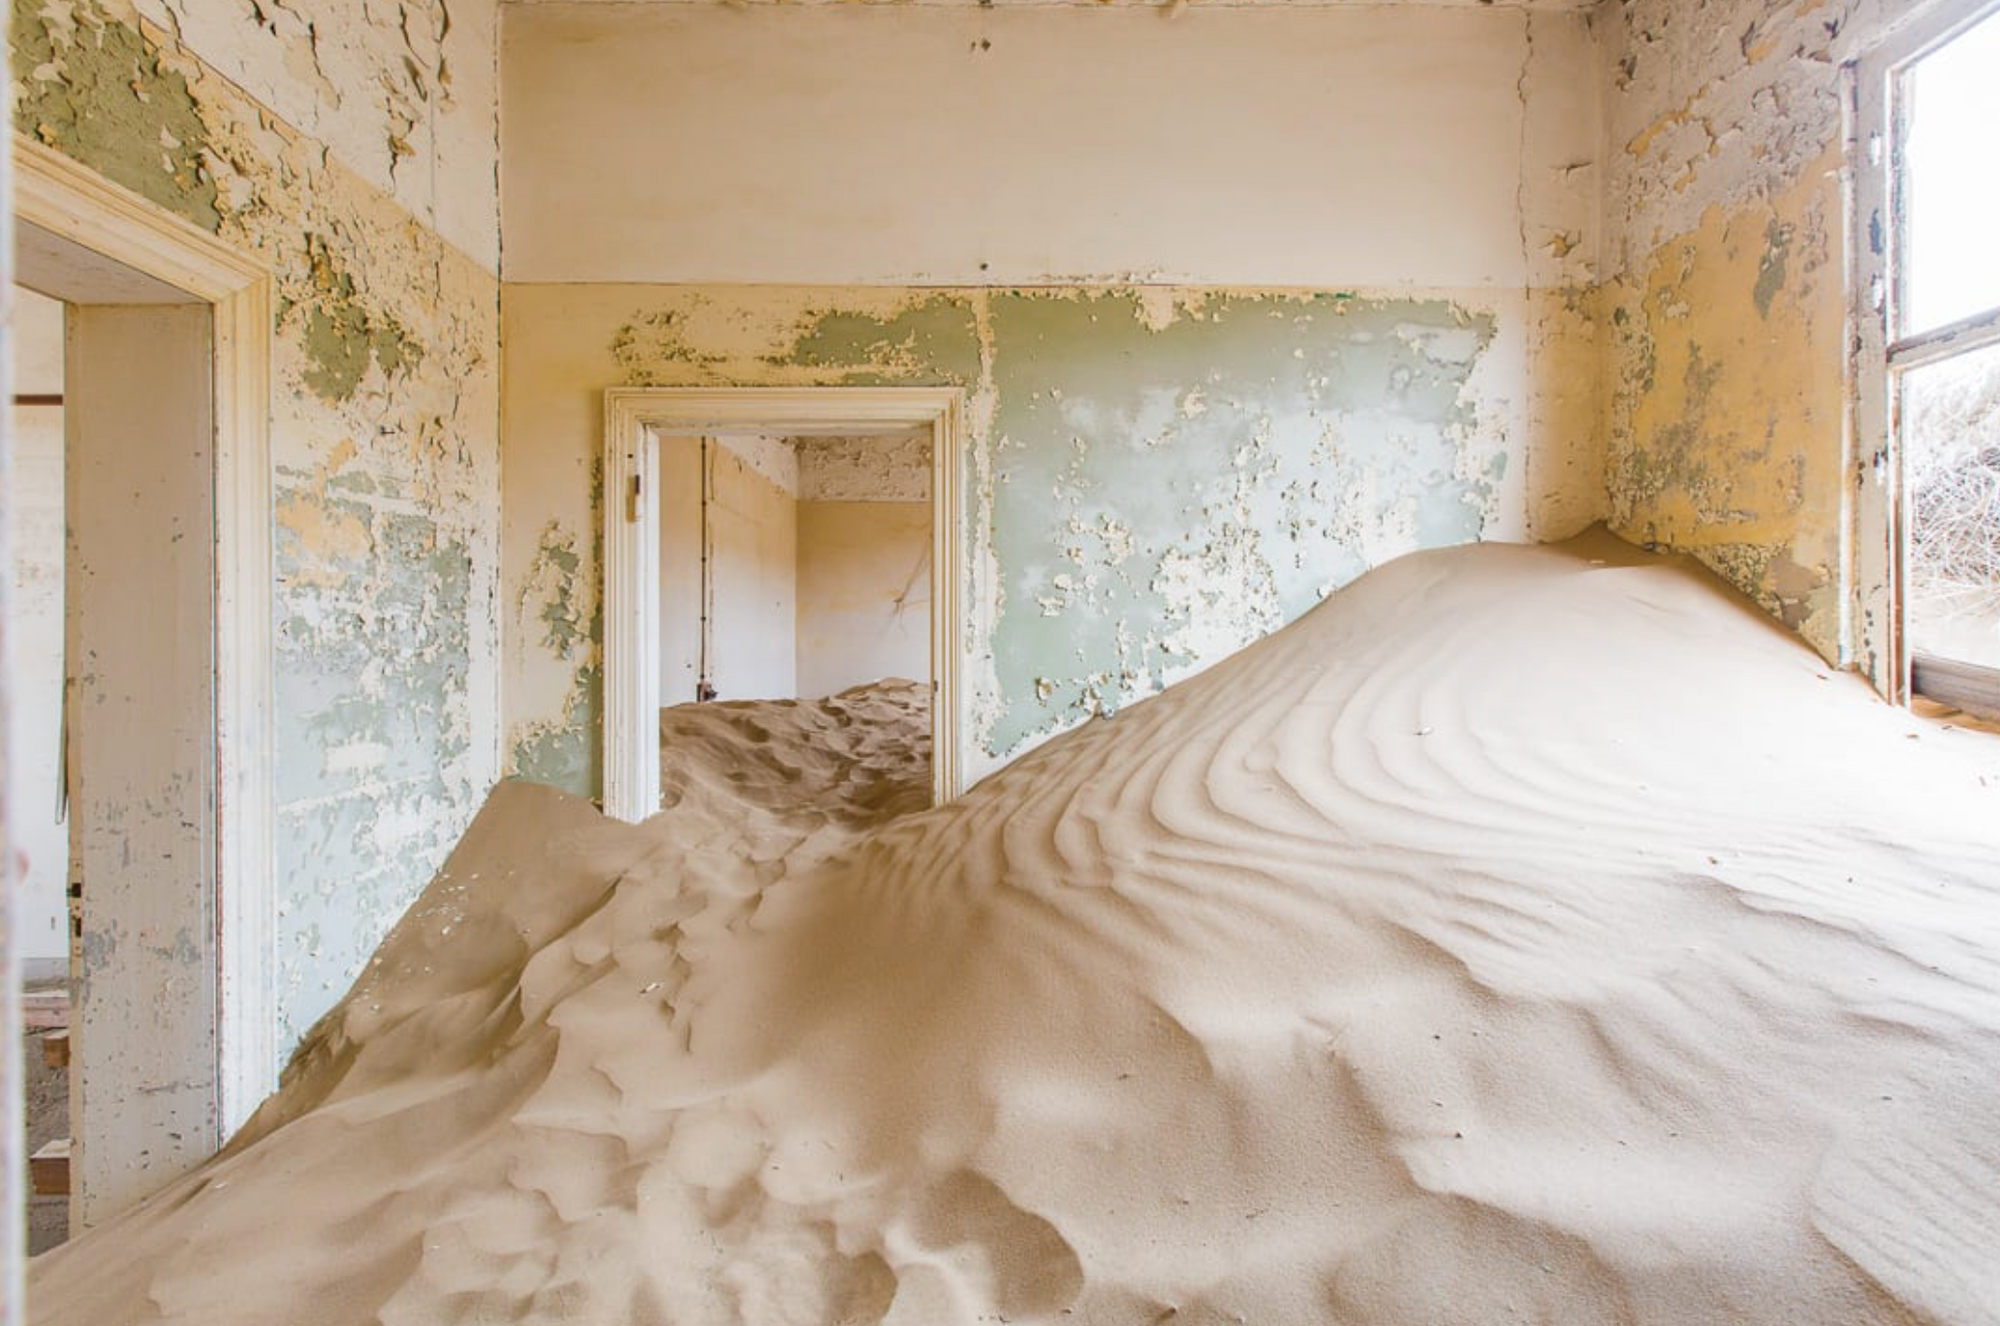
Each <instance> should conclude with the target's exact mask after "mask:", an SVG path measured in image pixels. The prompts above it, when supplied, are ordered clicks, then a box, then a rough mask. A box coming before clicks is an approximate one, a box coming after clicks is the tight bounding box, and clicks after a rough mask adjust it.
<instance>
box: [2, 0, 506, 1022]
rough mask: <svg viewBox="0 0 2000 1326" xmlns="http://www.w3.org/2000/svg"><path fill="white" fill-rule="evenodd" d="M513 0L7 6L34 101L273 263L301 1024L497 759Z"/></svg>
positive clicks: (52, 141) (281, 822)
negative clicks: (502, 8) (498, 3)
mask: <svg viewBox="0 0 2000 1326" xmlns="http://www.w3.org/2000/svg"><path fill="white" fill-rule="evenodd" d="M496 27H497V13H496V12H495V9H494V6H493V5H492V4H491V3H478V4H472V3H464V4H454V5H452V6H451V7H450V8H449V9H447V8H446V6H445V5H444V4H442V3H440V2H439V0H429V2H428V3H426V2H423V0H399V2H398V3H393V4H387V5H372V4H371V5H364V4H359V3H346V0H309V2H308V0H299V2H298V3H278V0H245V3H242V4H240V5H237V4H209V3H203V4H200V5H195V4H189V3H182V0H142V3H141V4H140V5H139V6H138V7H137V8H133V7H131V6H129V5H126V4H123V3H117V2H116V0H112V2H109V3H107V2H106V0H17V3H16V5H15V7H14V12H13V25H12V32H13V48H12V54H13V76H14V123H15V126H16V128H17V129H18V130H19V131H20V132H22V133H24V134H26V135H28V136H30V137H32V138H35V139H37V140H39V141H41V142H43V143H45V144H47V145H48V146H50V147H52V148H54V149H56V150H57V151H60V152H62V153H64V154H65V155H67V156H69V157H72V158H74V159H75V160H77V161H78V162H80V163H82V164H83V165H85V166H88V167H90V168H91V169H93V170H95V171H97V172H98V173H100V174H102V175H104V176H105V177H106V178H108V179H110V180H112V181H113V182H115V183H117V184H119V185H122V186H123V187H125V188H127V189H129V190H131V191H133V192H134V193H137V194H139V195H140V196H142V197H144V198H146V199H148V200H150V201H151V202H153V203H155V204H157V205H159V206H161V207H163V208H165V209H166V210H168V211H170V212H173V213H174V214H176V215H178V216H180V217H181V218H183V219H185V220H186V221H188V222H190V223H192V224H193V225H196V226H198V227H200V228H201V229H203V230H206V231H209V232H211V233H213V234H215V235H217V236H218V237H219V238H221V239H222V240H223V241H224V242H226V243H228V244H230V245H232V246H234V247H236V248H238V249H240V250H241V251H243V252H245V253H247V254H250V255H254V256H255V257H256V258H257V260H259V261H260V262H262V263H263V264H265V265H267V266H268V267H269V269H270V270H271V271H272V273H273V275H274V281H275V288H276V292H277V297H278V299H277V316H276V326H275V329H274V330H275V333H276V334H275V339H274V362H273V369H274V382H273V401H272V411H273V415H272V451H273V463H274V468H275V472H274V474H273V475H272V480H273V485H274V493H273V498H274V503H275V516H276V526H275V530H274V552H275V569H276V581H277V583H276V585H275V589H274V595H275V604H274V608H275V613H274V615H275V623H276V653H277V658H276V668H277V678H276V696H275V700H276V713H275V730H276V746H277V768H276V771H275V778H276V787H277V798H276V800H277V815H278V820H277V825H276V829H277V834H276V839H277V841H276V855H277V859H276V862H275V866H276V890H277V901H278V912H279V920H278V943H279V951H278V953H277V954H276V957H275V961H276V966H277V980H278V988H279V1015H280V1020H281V1027H280V1039H281V1042H282V1043H284V1044H287V1045H288V1044H290V1043H291V1042H292V1041H293V1040H295V1039H296V1037H297V1036H298V1035H299V1034H300V1033H301V1032H302V1031H303V1030H304V1028H305V1027H306V1025H307V1024H309V1023H310V1022H311V1021H312V1020H313V1019H314V1018H315V1017H317V1015H318V1014H319V1013H320V1012H321V1011H322V1010H323V1009H324V1008H325V1007H327V1006H328V1005H329V1004H331V1003H332V1001H333V1000H334V999H335V998H336V997H337V996H338V995H339V994H340V993H341V992H342V991H343V990H344V989H345V988H346V986H347V985H348V983H349V982H350V981H351V979H352V977H353V976H354V975H355V974H356V972H357V971H358V970H359V966H360V964H361V962H362V961H363V959H364V957H365V955H366V954H367V953H368V952H369V951H370V950H371V949H372V948H373V946H374V944H375V942H376V940H377V939H378V938H379V937H380V935H381V933H382V932H383V931H384V930H385V929H386V928H387V926H388V924H389V923H390V921H392V920H393V919H394V918H395V916H396V915H397V914H398V913H399V912H400V911H401V909H402V908H403V906H404V905H405V904H406V903H407V902H408V900H409V899H410V898H411V897H413V896H414V895H415V893H416V891H417V890H418V889H419V888H420V887H421V885H422V884H423V882H424V881H425V880H426V879H427V878H428V877H429V875H430V873H431V871H432V870H433V869H434V867H435V866H436V864H437V863H438V861H440V860H441V859H442V858H443V855H444V853H445V851H446V849H447V848H448V847H449V845H450V844H451V843H452V842H453V841H454V840H455V839H456V838H457V836H458V834H459V832H460V831H461V829H462V828H463V826H464V824H465V823H466V822H467V821H468V820H469V818H470V816H471V814H472V811H473V810H474V808H475V807H476V805H477V803H478V801H479V799H480V798H481V797H483V795H484V794H485V792H486V789H487V787H488V785H489V783H490V782H491V780H492V778H493V776H494V775H495V773H496V771H497V770H496V755H497V750H498V737H497V708H498V674H497V670H496V668H495V665H494V660H495V658H496V657H497V655H498V608H497V593H498V572H499V558H498V520H497V511H498V502H499V487H498V485H499V453H498V426H499V424H498V403H499V398H498V369H499V364H498V359H499V320H498V312H499V310H498V279H497V273H496V271H495V256H496V254H497V250H498V226H497V214H496V212H495V207H494V203H493V190H492V179H493V173H494V162H495V157H496V152H497V146H496V142H495V126H496V107H495V102H494V97H495V86H496V79H495V47H494V34H495V30H496ZM103 960H105V961H112V960H115V955H108V956H105V957H104V958H103Z"/></svg>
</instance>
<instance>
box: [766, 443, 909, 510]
mask: <svg viewBox="0 0 2000 1326" xmlns="http://www.w3.org/2000/svg"><path fill="white" fill-rule="evenodd" d="M792 445H793V447H794V448H795V449H796V451H797V453H798V458H799V500H800V501H802V502H928V501H930V500H931V435H930V433H929V431H928V430H926V431H924V432H921V433H906V434H903V435H900V436H899V435H897V434H894V433H887V434H883V435H881V436H879V437H801V438H794V439H793V440H792Z"/></svg>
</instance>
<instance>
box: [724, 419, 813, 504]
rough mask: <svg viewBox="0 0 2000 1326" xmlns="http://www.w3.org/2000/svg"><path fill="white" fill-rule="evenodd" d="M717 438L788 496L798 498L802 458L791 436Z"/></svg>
mask: <svg viewBox="0 0 2000 1326" xmlns="http://www.w3.org/2000/svg"><path fill="white" fill-rule="evenodd" d="M716 441H718V442H720V443H721V444H722V445H723V447H724V448H726V449H727V450H728V451H729V452H730V453H731V454H732V455H734V456H735V457H736V458H737V459H739V460H741V461H742V462H743V463H744V464H745V465H747V466H749V467H750V468H751V469H752V470H753V471H755V472H756V473H758V474H760V475H762V476H763V477H764V478H765V479H766V480H768V481H769V482H770V484H771V486H772V487H774V488H776V489H777V490H778V491H780V492H782V493H783V494H784V495H785V496H787V497H791V498H797V497H798V495H799V457H798V452H797V451H796V450H794V447H793V443H792V442H791V440H790V439H789V438H783V437H774V436H772V435H770V434H768V433H727V434H724V435H722V436H720V437H718V438H716Z"/></svg>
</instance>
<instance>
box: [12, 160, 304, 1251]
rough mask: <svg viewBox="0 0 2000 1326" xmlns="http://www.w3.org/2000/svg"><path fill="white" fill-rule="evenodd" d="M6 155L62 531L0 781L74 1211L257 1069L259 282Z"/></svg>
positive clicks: (262, 1024)
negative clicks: (60, 1082)
mask: <svg viewBox="0 0 2000 1326" xmlns="http://www.w3.org/2000/svg"><path fill="white" fill-rule="evenodd" d="M15 152H16V156H15V186H16V188H15V229H16V265H15V279H16V281H17V282H18V283H19V285H20V286H21V287H23V288H25V289H27V290H30V291H33V292H35V296H36V297H37V302H36V303H35V304H34V307H38V308H40V309H42V310H43V311H45V312H49V311H52V312H51V316H50V317H49V318H45V319H44V320H43V321H45V322H48V321H53V323H54V325H55V326H56V327H58V328H59V336H60V339H59V348H58V349H57V350H56V351H54V352H53V359H54V361H55V362H56V363H57V364H59V365H60V378H59V381H58V382H57V383H56V384H55V385H54V386H53V387H52V388H51V386H50V384H42V389H41V390H38V391H31V392H24V394H25V395H27V396H29V397H30V398H33V399H31V400H30V401H28V402H26V403H22V404H18V405H17V407H16V408H17V415H18V411H19V410H21V409H33V410H39V411H41V412H43V413H44V414H45V415H46V414H48V413H49V412H51V411H53V412H54V422H53V424H51V422H50V420H49V419H48V418H44V419H42V420H41V421H40V423H41V424H42V425H43V426H42V427H41V428H40V432H41V433H42V434H46V435H48V440H49V441H50V448H48V449H52V463H53V468H52V469H51V467H50V466H49V465H43V466H41V467H40V468H41V470H43V471H47V472H46V473H42V474H41V476H40V477H41V478H42V479H43V480H48V479H49V478H50V475H51V474H53V475H56V476H59V478H60V482H59V483H58V484H54V485H53V486H52V485H50V484H48V483H44V485H43V486H44V487H50V488H52V490H51V491H50V492H47V493H43V494H42V495H41V496H42V497H43V498H46V499H47V500H46V501H44V502H43V503H42V505H44V506H53V507H54V508H55V511H56V513H57V514H56V521H57V524H58V527H66V528H67V537H66V538H65V539H64V540H63V542H62V544H61V546H60V547H59V549H57V550H56V552H55V557H56V559H57V560H58V561H59V563H60V569H59V570H57V571H56V572H55V573H54V579H53V581H51V582H50V583H51V584H52V585H53V586H54V597H55V599H56V600H57V601H58V602H59V609H58V610H57V612H56V613H55V617H56V618H57V619H58V620H59V621H60V622H61V630H60V632H59V633H53V634H52V633H51V632H50V631H48V630H46V629H43V630H40V631H39V634H38V643H37V644H36V645H35V646H34V647H35V650H36V654H37V657H36V658H35V660H34V663H33V666H35V667H37V669H38V670H39V671H42V672H46V673H49V674H50V675H52V676H53V677H54V678H56V679H57V685H56V687H55V688H54V691H53V692H52V694H51V695H49V696H44V697H42V699H41V700H39V701H37V705H38V708H37V710H36V711H35V713H34V714H33V715H31V716H30V718H29V721H27V722H24V724H23V727H24V729H25V731H24V734H23V735H24V737H25V736H29V735H30V734H39V735H40V736H41V737H50V736H51V735H53V740H54V742H55V749H53V750H48V749H40V747H42V746H45V745H46V742H42V741H37V749H34V750H24V751H23V757H24V763H26V764H29V765H35V766H38V767H39V768H40V774H39V775H38V776H33V777H31V778H23V779H22V780H21V781H17V782H15V783H14V785H13V786H12V787H11V788H10V789H9V795H10V796H11V797H12V798H13V806H14V808H15V814H16V815H17V816H18V817H19V818H22V819H30V818H32V819H35V820H37V821H39V820H41V819H48V820H49V821H50V823H49V824H48V825H46V826H40V825H38V827H46V828H47V829H48V830H49V832H47V833H42V834H38V837H37V849H38V852H39V856H40V858H41V859H40V860H39V861H38V862H31V863H30V869H29V872H28V876H29V887H30V888H31V889H35V890H38V892H37V893H36V894H35V900H34V901H32V902H31V903H30V914H31V915H36V916H41V915H42V914H43V913H45V912H51V911H53V914H54V915H56V916H57V917H58V918H59V919H58V924H59V925H60V927H61V928H62V930H63V931H64V936H63V944H62V949H63V952H62V953H61V955H60V956H59V957H58V958H57V970H58V972H59V973H60V974H61V975H63V976H65V977H66V981H65V982H64V985H65V986H66V989H64V990H63V991H62V993H63V994H64V995H66V999H65V1000H64V1002H65V1003H66V1005H67V1021H68V1024H69V1025H68V1029H69V1031H70V1033H71V1034H70V1036H69V1037H68V1043H67V1054H68V1063H67V1072H66V1081H65V1083H64V1085H66V1087H67V1096H68V1102H67V1104H68V1109H67V1113H68V1125H69V1126H68V1140H69V1142H70V1146H69V1148H68V1152H67V1155H66V1157H64V1158H63V1159H64V1162H65V1163H64V1164H63V1165H62V1166H61V1178H62V1180H63V1182H64V1184H65V1186H66V1187H67V1189H68V1221H67V1224H68V1228H69V1231H70V1232H78V1231H81V1230H82V1229H84V1228H88V1227H90V1226H93V1225H97V1224H101V1223H103V1221H105V1220H106V1219H108V1218H110V1217H111V1216H114V1215H116V1214H117V1213H118V1212H119V1211H121V1210H123V1209H125V1208H126V1207H128V1206H130V1205H132V1204H133V1203H134V1202H136V1201H138V1200H140V1199H142V1198H144V1197H145V1196H147V1195H148V1194H149V1193H151V1192H153V1191H154V1190H156V1189H157V1188H159V1187H160V1186H162V1185H163V1184H165V1183H167V1182H168V1181H170V1180H172V1179H173V1178H175V1177H177V1176H178V1175H179V1174H181V1173H182V1172H184V1171H185V1170H187V1169H189V1168H192V1167H193V1166H194V1165H196V1164H199V1163H200V1162H201V1161H202V1160H205V1159H206V1158H207V1157H208V1156H210V1155H212V1154H213V1153H214V1152H215V1151H216V1150H217V1149H218V1148H219V1146H220V1145H221V1141H222V1139H223V1137H224V1136H225V1135H226V1134H227V1133H228V1132H229V1131H231V1130H232V1129H233V1128H234V1127H235V1126H236V1125H237V1124H239V1123H241V1122H242V1121H243V1119H245V1118H247V1117H248V1115H249V1114H250V1112H251V1111H252V1110H253V1109H254V1108H255V1106H256V1104H257V1103H258V1102H259V1101H261V1100H262V1098H263V1097H264V1095H265V1094H267V1093H268V1091H269V1090H270V1088H271V1087H272V1086H273V1085H275V1080H276V1056H275V1021H274V1019H273V1017H272V1014H271V1009H272V998H271V994H272V991H271V985H270V980H269V971H270V942H269V935H270V924H269V910H270V906H271V899H272V894H271V888H272V881H271V869H270V859H269V842H270V816H269V804H270V792H269V787H270V774H271V753H270V744H269V741H270V717H269V716H270V702H269V690H270V682H271V677H270V638H271V637H270V621H271V578H270V511H271V509H270V499H269V489H270V464H269V446H268V422H267V420H268V409H269V405H268V400H269V393H268V387H267V385H266V384H267V382H268V372H269V357H270V349H269V341H270V334H271V327H270V309H271V303H270V281H269V277H268V275H267V274H266V273H265V272H264V271H263V270H262V269H261V268H260V267H258V266H256V265H255V264H254V263H250V262H248V261H246V260H245V259H243V258H242V257H241V256H240V255H237V254H235V253H234V252H232V251H231V250H229V249H228V248H227V247H226V246H223V245H221V244H220V243H219V242H218V241H216V240H215V239H214V237H213V236H209V235H207V234H205V233H203V232H201V231H198V230H195V229H194V228H193V227H191V226H188V225H187V224H186V223H184V222H182V221H180V220H178V219H177V218H174V217H172V216H170V215H168V214H166V213H164V212H161V211H160V210H159V209H157V208H154V207H152V206H151V205H150V204H147V203H145V202H143V201H142V200H140V199H137V198H134V197H132V196H131V195H129V194H126V193H125V192H124V191H123V190H120V189H118V188H117V187H116V186H115V185H111V184H109V183H107V182H106V181H104V180H102V179H101V178H99V177H97V176H95V175H93V174H91V173H90V172H88V171H85V170H82V169H81V168H79V167H77V166H75V165H74V164H73V163H71V162H69V161H67V160H66V159H64V158H62V157H60V156H59V155H57V154H54V153H50V152H47V151H45V150H42V149H39V148H38V146H37V145H35V144H32V143H22V142H20V141H18V140H17V142H16V147H15ZM44 349H45V351H46V347H44ZM44 357H45V358H47V357H49V356H48V354H47V353H45V356H44ZM43 459H44V460H50V459H51V457H43ZM44 551H46V550H44ZM41 560H42V561H44V562H46V561H48V560H49V558H47V557H43V558H42V559H41ZM42 569H43V570H44V571H46V570H47V568H46V567H43V568H42ZM44 588H45V589H47V588H49V586H48V585H45V586H44ZM44 597H45V598H46V597H49V596H48V595H46V594H45V595H44ZM43 606H44V607H47V606H48V605H47V604H44V605H43ZM41 615H42V616H43V617H48V616H49V615H50V614H49V613H47V612H44V613H42V614H41ZM16 625H20V626H27V625H28V623H26V622H25V621H23V622H21V623H16ZM42 626H43V627H46V626H47V622H43V623H42ZM22 652H23V653H25V652H26V649H25V648H22ZM49 654H53V657H42V655H49ZM44 702H48V703H53V704H55V705H56V708H57V712H55V713H50V712H47V708H46V704H45V703H44ZM36 719H39V720H40V721H39V722H37V721H35V720H36ZM58 875H59V876H60V878H61V892H60V894H59V895H57V896H55V897H53V898H48V897H42V896H41V895H42V894H43V893H46V892H48V891H49V886H50V880H51V878H52V877H54V876H58ZM44 919H47V918H46V917H44ZM49 1159H51V1160H53V1159H55V1157H53V1156H51V1157H49ZM40 1168H42V1169H43V1172H44V1175H45V1177H46V1178H49V1179H51V1180H53V1178H54V1172H55V1170H56V1168H57V1167H56V1166H55V1165H53V1164H51V1165H48V1166H45V1167H40Z"/></svg>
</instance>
